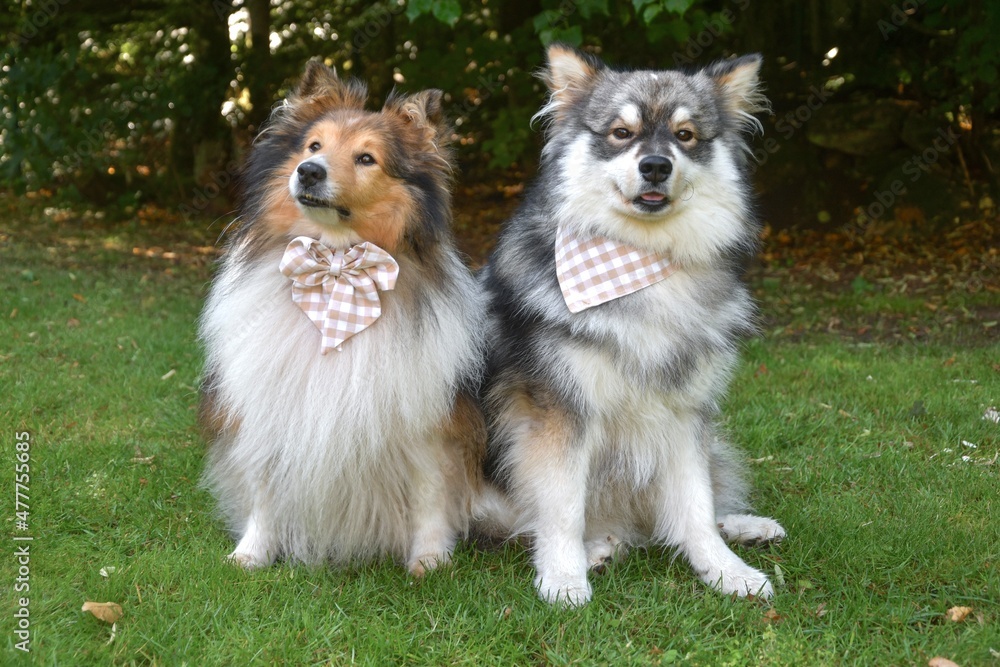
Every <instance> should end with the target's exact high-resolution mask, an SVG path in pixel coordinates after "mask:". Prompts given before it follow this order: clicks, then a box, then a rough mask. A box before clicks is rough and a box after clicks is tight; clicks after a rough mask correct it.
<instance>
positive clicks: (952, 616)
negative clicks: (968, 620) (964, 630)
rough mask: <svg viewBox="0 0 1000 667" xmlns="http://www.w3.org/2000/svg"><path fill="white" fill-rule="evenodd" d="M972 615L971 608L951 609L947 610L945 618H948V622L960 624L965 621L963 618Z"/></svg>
mask: <svg viewBox="0 0 1000 667" xmlns="http://www.w3.org/2000/svg"><path fill="white" fill-rule="evenodd" d="M971 613H972V607H952V608H951V609H949V610H948V612H947V613H946V614H945V616H947V617H948V620H949V621H954V622H956V623H961V622H962V621H964V620H965V617H966V616H968V615H969V614H971Z"/></svg>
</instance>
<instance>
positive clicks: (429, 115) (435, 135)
mask: <svg viewBox="0 0 1000 667" xmlns="http://www.w3.org/2000/svg"><path fill="white" fill-rule="evenodd" d="M443 96H444V93H442V92H441V91H440V90H437V89H433V88H432V89H430V90H421V91H420V92H419V93H414V94H412V95H396V94H392V95H390V96H389V99H388V100H386V103H385V110H386V111H392V112H394V113H397V114H399V115H400V116H402V117H403V120H405V121H406V122H407V123H408V124H409V125H411V126H412V127H413V128H414V129H415V130H416V131H417V133H418V136H419V138H420V140H421V141H423V142H424V144H425V147H427V148H429V149H431V150H433V151H435V152H438V151H439V149H440V148H441V146H442V145H443V144H445V143H447V142H448V140H449V139H450V135H451V133H450V131H449V128H448V125H447V123H446V122H445V120H444V114H443V112H442V108H441V98H442V97H443Z"/></svg>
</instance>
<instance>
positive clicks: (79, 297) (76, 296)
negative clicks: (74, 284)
mask: <svg viewBox="0 0 1000 667" xmlns="http://www.w3.org/2000/svg"><path fill="white" fill-rule="evenodd" d="M73 298H74V299H76V300H77V301H79V302H80V303H87V297H85V296H84V295H82V294H74V295H73Z"/></svg>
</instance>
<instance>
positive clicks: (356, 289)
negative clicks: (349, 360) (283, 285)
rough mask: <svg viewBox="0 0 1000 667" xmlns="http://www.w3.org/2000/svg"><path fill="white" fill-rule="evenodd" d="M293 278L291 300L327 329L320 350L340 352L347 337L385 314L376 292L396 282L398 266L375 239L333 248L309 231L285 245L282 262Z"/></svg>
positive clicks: (386, 289) (324, 330)
mask: <svg viewBox="0 0 1000 667" xmlns="http://www.w3.org/2000/svg"><path fill="white" fill-rule="evenodd" d="M278 268H279V269H280V271H281V272H282V273H283V274H285V275H286V276H288V277H289V278H291V279H292V301H294V302H295V303H296V304H298V306H299V308H301V309H302V310H303V312H305V314H306V315H308V316H309V319H310V320H312V322H313V324H315V325H316V327H317V328H318V329H319V330H320V333H322V334H323V341H322V344H321V346H320V353H321V354H326V353H327V352H328V351H329V350H330V349H336V350H337V351H338V352H340V351H341V349H342V347H341V346H342V345H343V343H344V341H346V340H347V339H348V338H350V337H351V336H353V335H354V334H356V333H358V332H360V331H363V330H364V329H366V328H367V327H368V326H370V325H371V324H372V322H374V321H375V320H377V319H378V317H379V315H381V314H382V304H381V303H380V301H379V298H378V291H379V290H382V291H388V290H391V289H393V288H394V287H395V286H396V278H397V276H399V265H398V264H397V263H396V260H394V259H393V258H392V256H391V255H390V254H389V253H387V252H386V251H385V250H383V249H382V248H379V247H378V246H377V245H375V244H374V243H367V242H365V243H359V244H358V245H355V246H351V247H350V248H348V249H346V250H344V249H339V248H338V249H336V250H331V249H330V248H327V247H326V246H325V245H323V244H322V243H320V242H319V241H317V240H316V239H311V238H309V237H308V236H299V237H297V238H295V239H293V240H292V242H291V243H289V244H288V247H287V248H285V254H284V256H283V257H282V258H281V264H280V265H279V267H278Z"/></svg>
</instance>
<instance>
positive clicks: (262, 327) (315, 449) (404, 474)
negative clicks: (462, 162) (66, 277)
mask: <svg viewBox="0 0 1000 667" xmlns="http://www.w3.org/2000/svg"><path fill="white" fill-rule="evenodd" d="M366 97H367V92H366V89H365V87H364V85H363V84H361V83H359V82H357V81H354V80H350V81H347V80H341V79H340V78H339V77H338V76H337V74H336V72H335V71H334V70H331V69H329V68H328V67H326V66H325V65H324V64H322V63H321V62H319V61H312V62H310V63H309V64H308V66H307V67H306V70H305V74H304V75H303V78H302V80H301V82H300V83H299V85H298V87H297V89H295V91H294V92H293V93H292V94H291V95H290V96H289V97H288V98H287V99H286V100H285V102H284V104H283V105H282V106H281V107H280V108H278V109H277V110H276V111H275V112H274V115H273V116H272V118H271V119H270V121H269V124H268V126H267V127H266V129H265V130H264V131H263V132H262V133H261V134H260V136H258V138H257V139H256V141H255V143H254V145H253V147H252V149H251V151H250V154H249V156H248V160H247V164H246V166H245V171H244V174H243V177H242V208H241V215H240V220H241V226H240V228H239V230H238V232H237V233H236V234H235V236H234V238H233V239H232V241H231V242H230V243H229V246H228V252H227V254H226V255H225V257H224V259H223V260H222V265H221V268H220V270H219V273H218V276H217V277H216V279H215V282H214V284H213V285H212V288H211V291H210V293H209V295H208V300H207V303H206V305H205V310H204V313H203V315H202V318H201V327H200V336H201V339H202V340H203V342H204V345H205V348H206V357H207V358H206V368H205V374H204V382H203V396H202V408H201V415H202V422H203V423H204V424H205V425H206V426H207V427H208V428H209V429H210V431H211V433H212V435H213V443H212V445H211V449H210V452H209V456H208V462H207V467H206V472H205V482H206V484H207V486H208V487H209V488H210V489H211V490H212V492H213V493H214V494H215V496H216V497H217V498H218V502H219V506H220V508H221V512H222V514H223V515H224V517H225V519H226V521H227V522H228V525H229V527H230V528H231V530H232V531H233V533H234V534H235V536H236V538H237V540H238V543H237V545H236V548H235V550H234V551H233V552H232V553H231V554H230V558H231V559H232V560H233V561H235V562H237V563H239V564H241V565H242V566H243V567H246V568H257V567H263V566H267V565H269V564H271V563H272V562H273V561H274V560H275V559H276V558H284V559H289V560H294V561H301V562H305V563H320V562H331V563H335V564H336V563H345V562H347V561H349V560H361V559H370V558H378V557H383V556H391V557H392V558H394V559H396V560H397V561H399V562H401V563H405V565H406V567H407V568H408V569H409V571H410V572H411V573H412V574H414V575H416V576H420V575H422V574H423V573H424V572H425V571H426V570H429V569H431V568H433V567H435V566H437V565H441V564H443V563H446V562H448V561H449V557H450V554H451V551H452V549H453V547H454V545H455V543H456V540H457V539H458V538H459V537H460V536H462V534H463V533H464V532H465V531H466V530H467V528H468V522H469V516H470V511H471V503H472V502H473V498H474V496H475V494H476V493H477V487H478V484H479V483H480V480H481V464H482V457H483V455H484V452H485V425H484V424H483V422H482V416H481V414H480V413H479V411H478V408H477V407H476V404H475V401H474V394H475V391H476V386H477V384H478V382H479V375H480V370H481V366H482V363H483V361H482V360H483V354H484V352H483V335H484V334H483V330H484V324H483V320H484V317H485V302H484V299H483V296H482V292H481V290H480V288H479V287H478V286H477V284H476V282H475V280H474V278H473V277H472V274H471V273H470V272H469V271H468V270H467V268H466V267H465V266H464V265H463V263H462V261H461V260H460V257H459V255H458V253H457V251H456V249H455V247H454V245H453V241H452V237H451V232H450V230H449V224H450V221H451V212H450V193H449V180H450V173H451V165H450V162H449V160H450V156H449V153H448V152H447V148H446V142H447V141H448V139H449V129H448V128H447V127H446V126H445V124H444V123H443V122H442V118H441V93H440V91H436V90H428V91H423V92H420V93H417V94H414V95H410V96H404V95H396V94H394V95H392V96H390V98H389V99H388V101H386V103H385V106H384V107H383V108H382V109H381V110H380V111H378V112H370V111H366V110H365V109H364V105H365V100H366ZM298 237H305V242H306V243H307V244H312V245H314V246H315V247H324V248H325V249H326V251H328V252H329V254H330V256H336V257H341V256H342V255H343V253H344V252H345V251H347V250H348V249H350V248H352V247H354V246H357V245H358V244H361V243H364V242H368V243H370V244H374V245H375V246H377V247H378V248H381V249H382V250H384V251H386V252H387V253H388V254H389V255H391V257H392V258H394V259H395V261H396V263H397V264H398V278H397V280H396V283H395V286H394V288H392V289H391V290H388V289H384V286H383V288H382V289H380V290H379V291H378V297H379V300H380V308H381V315H380V316H378V317H377V319H376V320H375V321H374V322H373V323H372V324H370V326H368V327H367V328H366V329H364V330H363V331H360V332H359V333H357V334H356V335H353V336H351V337H350V338H348V339H347V340H346V341H344V342H343V343H342V345H341V348H340V351H337V350H335V349H326V348H323V345H325V343H326V341H325V339H321V332H320V328H319V327H318V326H317V325H316V324H314V323H313V321H312V319H311V317H310V316H307V314H306V313H305V312H304V310H303V308H302V307H300V306H299V304H297V303H296V302H293V296H292V288H293V281H292V280H291V279H290V278H289V277H287V276H286V275H285V273H283V272H282V270H279V264H282V263H283V257H284V252H285V250H286V246H289V243H290V242H291V241H292V240H293V239H296V238H298ZM326 251H324V252H326ZM348 291H350V290H348ZM324 307H325V302H324Z"/></svg>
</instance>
